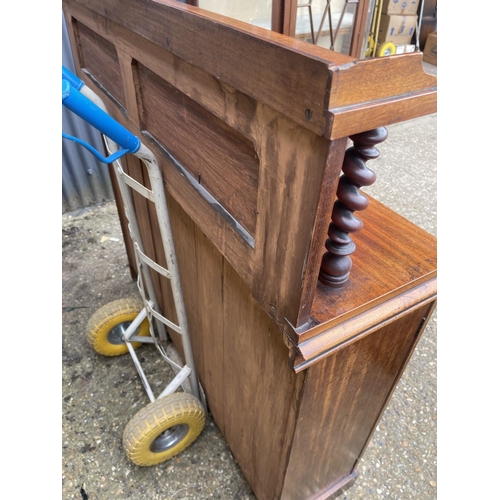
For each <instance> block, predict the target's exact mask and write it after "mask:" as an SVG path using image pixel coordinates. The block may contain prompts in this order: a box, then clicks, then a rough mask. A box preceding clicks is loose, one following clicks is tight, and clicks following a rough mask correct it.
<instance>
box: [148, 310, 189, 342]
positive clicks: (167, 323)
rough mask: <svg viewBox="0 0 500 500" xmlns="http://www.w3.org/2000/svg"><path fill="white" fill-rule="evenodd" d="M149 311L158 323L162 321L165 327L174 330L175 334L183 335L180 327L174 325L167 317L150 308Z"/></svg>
mask: <svg viewBox="0 0 500 500" xmlns="http://www.w3.org/2000/svg"><path fill="white" fill-rule="evenodd" d="M148 311H149V312H150V313H151V315H152V316H154V317H155V318H156V319H157V320H158V321H161V322H162V323H163V324H164V325H165V326H167V327H168V328H170V329H172V330H173V331H174V332H177V333H178V334H179V335H182V330H181V328H180V327H179V326H178V325H176V324H175V323H172V321H170V320H169V319H167V318H165V316H162V315H161V314H160V313H158V312H156V311H155V310H154V309H151V308H150V307H148Z"/></svg>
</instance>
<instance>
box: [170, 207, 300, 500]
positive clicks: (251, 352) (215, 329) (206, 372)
mask: <svg viewBox="0 0 500 500" xmlns="http://www.w3.org/2000/svg"><path fill="white" fill-rule="evenodd" d="M169 208H170V211H171V218H172V223H173V232H174V237H175V239H176V247H177V250H178V258H179V265H180V272H181V279H182V284H183V288H184V296H185V301H186V307H187V315H188V322H189V327H190V331H191V338H192V343H193V348H194V356H195V362H196V367H197V370H198V375H199V378H200V381H201V383H202V385H203V387H204V389H205V392H206V394H207V400H208V405H209V409H210V412H211V413H212V415H213V417H214V420H215V422H216V423H217V426H218V427H219V429H220V430H221V432H222V433H223V435H224V437H225V438H226V441H227V443H228V444H229V446H230V448H231V451H232V452H233V454H234V456H235V458H236V460H237V461H238V464H239V466H240V467H241V469H242V471H243V473H244V474H245V477H246V478H247V480H248V481H249V483H250V485H251V487H252V489H253V490H254V491H255V493H256V495H257V496H258V498H259V500H266V499H268V500H271V499H272V498H275V497H274V495H275V491H280V490H281V486H282V483H283V477H284V470H285V464H286V461H287V458H288V450H289V448H290V443H291V438H292V434H293V429H294V425H295V420H296V410H297V406H298V399H299V393H300V389H301V387H302V381H303V379H304V375H303V374H302V373H301V374H299V375H295V374H294V373H293V372H292V370H290V368H289V366H288V350H287V348H286V347H285V345H284V344H283V342H282V340H281V335H280V332H279V330H278V329H277V328H276V326H275V325H274V324H273V322H272V321H271V320H270V318H269V317H267V316H266V314H265V313H264V312H263V311H262V309H261V308H260V306H259V305H258V304H257V303H256V302H255V300H254V299H253V298H252V295H251V292H250V289H249V288H248V286H247V285H246V284H245V282H244V281H243V280H242V278H241V277H240V276H239V275H238V273H236V271H235V270H234V269H233V268H232V267H231V266H230V265H229V264H228V262H227V260H225V259H224V258H223V256H222V255H221V254H220V252H219V251H218V250H217V249H216V248H215V247H214V245H213V244H212V243H210V241H209V240H208V238H207V237H206V236H205V235H204V234H203V233H202V232H201V231H200V229H199V228H197V227H196V225H194V224H193V222H192V221H191V219H190V218H189V217H188V216H187V214H186V213H185V212H184V211H183V210H182V208H181V207H180V206H179V205H178V204H177V203H176V202H175V201H174V200H173V199H172V198H170V200H169Z"/></svg>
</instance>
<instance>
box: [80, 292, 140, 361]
mask: <svg viewBox="0 0 500 500" xmlns="http://www.w3.org/2000/svg"><path fill="white" fill-rule="evenodd" d="M143 307H144V306H143V303H142V301H141V300H140V299H119V300H115V301H114V302H110V303H109V304H106V305H105V306H104V307H101V308H100V309H98V310H97V311H96V312H95V313H94V314H93V315H92V317H91V318H90V319H89V321H88V323H87V340H88V342H89V344H90V345H91V347H92V348H93V349H94V350H95V351H97V352H98V353H99V354H102V355H104V356H121V355H122V354H126V353H127V352H128V349H127V345H126V344H125V342H124V341H123V340H122V338H121V337H122V335H123V333H124V332H125V330H126V328H127V327H128V325H130V323H131V322H132V321H133V320H134V319H135V317H136V316H137V315H138V314H139V312H140V311H141V310H142V309H143ZM137 334H138V335H140V336H141V337H145V336H147V335H149V322H148V320H147V319H145V320H144V321H143V322H142V323H141V324H140V326H139V331H138V332H137ZM140 345H141V343H140V342H132V346H133V347H134V348H137V347H139V346H140Z"/></svg>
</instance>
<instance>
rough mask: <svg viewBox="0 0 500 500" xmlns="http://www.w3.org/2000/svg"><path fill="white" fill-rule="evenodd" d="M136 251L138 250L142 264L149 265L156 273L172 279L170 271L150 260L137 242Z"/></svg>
mask: <svg viewBox="0 0 500 500" xmlns="http://www.w3.org/2000/svg"><path fill="white" fill-rule="evenodd" d="M135 249H136V251H137V253H138V254H139V259H140V261H141V262H143V263H144V264H146V265H148V266H149V267H150V268H151V269H154V270H155V271H157V272H158V273H160V274H161V275H163V276H165V278H168V279H171V278H172V275H171V274H170V271H169V270H168V269H165V268H164V267H162V266H160V265H159V264H157V263H156V262H155V261H154V260H152V259H150V258H149V257H148V256H147V255H146V254H145V253H144V252H143V251H141V249H140V248H139V245H138V244H137V242H136V243H135Z"/></svg>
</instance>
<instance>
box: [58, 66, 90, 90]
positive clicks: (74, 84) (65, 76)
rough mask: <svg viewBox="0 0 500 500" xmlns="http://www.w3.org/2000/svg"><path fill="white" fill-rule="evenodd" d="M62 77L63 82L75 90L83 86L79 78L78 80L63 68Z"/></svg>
mask: <svg viewBox="0 0 500 500" xmlns="http://www.w3.org/2000/svg"><path fill="white" fill-rule="evenodd" d="M62 77H63V80H68V82H69V83H70V84H71V86H72V87H74V88H75V89H76V90H80V89H81V88H82V87H83V86H84V85H85V83H84V81H83V80H80V78H78V77H77V76H76V75H75V74H73V73H72V72H71V71H70V70H69V69H68V68H66V67H65V66H63V67H62Z"/></svg>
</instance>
